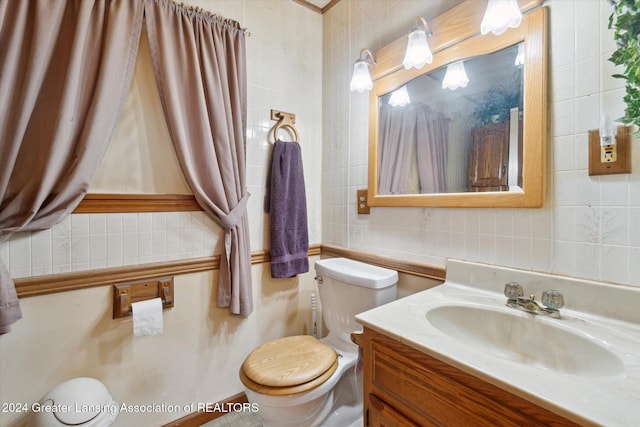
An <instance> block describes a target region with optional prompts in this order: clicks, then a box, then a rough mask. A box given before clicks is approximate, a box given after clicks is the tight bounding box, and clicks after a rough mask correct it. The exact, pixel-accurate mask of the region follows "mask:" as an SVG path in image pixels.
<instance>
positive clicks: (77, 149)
mask: <svg viewBox="0 0 640 427" xmlns="http://www.w3.org/2000/svg"><path fill="white" fill-rule="evenodd" d="M142 13H143V7H142V1H141V0H113V1H109V0H67V1H51V0H28V1H23V0H9V1H7V0H0V242H4V241H6V240H8V239H9V238H10V237H11V235H12V234H13V233H15V232H19V231H33V230H43V229H47V228H50V227H52V226H53V225H55V224H56V223H58V222H60V221H61V220H62V219H64V218H65V217H66V216H67V215H68V214H69V213H71V211H73V209H74V208H75V207H76V206H77V204H78V203H79V202H80V201H81V200H82V197H83V196H84V194H85V193H86V191H87V188H88V186H89V182H90V179H91V175H92V173H93V171H94V170H95V168H96V166H97V165H98V162H99V161H100V160H101V158H102V155H103V154H104V150H105V148H106V146H107V144H108V142H109V138H110V137H111V133H112V130H113V128H114V126H115V123H116V120H117V117H118V113H119V110H120V107H121V105H122V102H123V101H124V97H125V95H126V92H127V89H128V86H129V82H130V78H131V71H132V69H133V64H134V60H135V55H136V51H137V48H138V40H139V38H140V29H141V25H142ZM20 317H21V312H20V307H19V302H18V298H17V296H16V290H15V286H14V284H13V281H12V280H11V277H10V275H9V273H8V271H7V269H6V268H5V266H4V264H2V262H0V333H6V332H9V330H10V325H11V324H13V323H14V322H15V321H17V320H18V319H19V318H20Z"/></svg>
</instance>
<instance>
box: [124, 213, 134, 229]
mask: <svg viewBox="0 0 640 427" xmlns="http://www.w3.org/2000/svg"><path fill="white" fill-rule="evenodd" d="M122 231H123V232H125V233H135V232H137V231H138V214H136V213H124V214H122Z"/></svg>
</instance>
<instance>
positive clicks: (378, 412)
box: [367, 394, 419, 427]
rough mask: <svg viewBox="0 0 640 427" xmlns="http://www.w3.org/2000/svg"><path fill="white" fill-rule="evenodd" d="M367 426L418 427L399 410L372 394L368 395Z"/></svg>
mask: <svg viewBox="0 0 640 427" xmlns="http://www.w3.org/2000/svg"><path fill="white" fill-rule="evenodd" d="M369 402H370V406H369V422H368V424H367V426H369V427H419V426H418V424H416V423H414V422H413V421H411V420H410V419H408V418H407V417H405V416H404V415H402V414H401V413H400V412H398V411H396V410H395V409H393V407H391V406H389V405H387V404H386V403H385V402H384V401H382V400H380V399H378V398H377V397H376V396H375V395H374V394H371V395H369Z"/></svg>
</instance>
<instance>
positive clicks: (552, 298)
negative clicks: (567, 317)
mask: <svg viewBox="0 0 640 427" xmlns="http://www.w3.org/2000/svg"><path fill="white" fill-rule="evenodd" d="M542 304H544V305H545V307H547V308H550V309H552V310H558V309H560V308H562V307H564V298H563V296H562V294H561V293H560V292H559V291H556V290H554V289H547V290H546V291H542Z"/></svg>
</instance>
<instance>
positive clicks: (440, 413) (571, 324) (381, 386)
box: [353, 260, 640, 427]
mask: <svg viewBox="0 0 640 427" xmlns="http://www.w3.org/2000/svg"><path fill="white" fill-rule="evenodd" d="M512 281H515V282H518V283H519V284H521V285H522V286H523V288H524V291H525V293H526V295H530V294H534V295H536V296H538V297H539V296H540V295H541V293H542V291H544V290H546V289H550V288H553V289H555V290H558V291H560V292H561V293H563V294H564V300H565V304H566V306H565V307H563V308H561V309H560V318H552V317H549V316H544V315H541V314H538V315H534V314H531V313H527V312H524V311H520V310H518V309H516V308H512V307H507V306H506V302H507V298H506V297H505V296H504V294H503V287H504V285H505V283H507V282H512ZM639 303H640V288H635V287H630V286H621V285H607V284H603V283H598V282H591V281H584V280H577V279H572V278H567V277H561V276H553V275H548V274H542V273H534V272H531V271H523V270H516V269H510V268H504V267H496V266H490V265H484V264H476V263H469V262H463V261H454V260H450V261H449V262H448V263H447V278H446V281H445V283H444V284H442V285H440V286H438V287H435V288H432V289H429V290H426V291H423V292H419V293H416V294H414V295H411V296H408V297H406V298H403V299H400V300H397V301H394V302H392V303H390V304H386V305H384V306H381V307H378V308H376V309H373V310H370V311H367V312H364V313H361V314H359V315H358V316H356V319H357V320H358V321H359V322H360V323H361V324H363V325H364V332H363V333H362V334H358V335H354V336H353V339H354V341H356V342H357V344H358V345H360V347H361V348H362V350H363V352H362V353H363V360H362V362H363V363H362V365H363V373H362V375H363V382H364V416H365V425H368V426H376V427H377V426H383V425H387V426H389V425H393V426H428V425H442V426H452V425H495V426H504V425H511V426H524V425H531V426H534V425H535V426H539V425H553V426H575V425H581V426H589V425H593V426H595V425H607V426H629V427H631V426H635V425H637V420H638V419H640V407H639V406H638V405H637V402H638V401H640V313H638V310H637V307H638V304H639Z"/></svg>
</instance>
